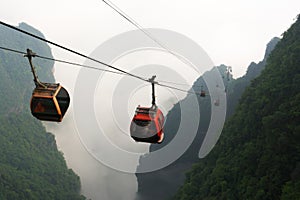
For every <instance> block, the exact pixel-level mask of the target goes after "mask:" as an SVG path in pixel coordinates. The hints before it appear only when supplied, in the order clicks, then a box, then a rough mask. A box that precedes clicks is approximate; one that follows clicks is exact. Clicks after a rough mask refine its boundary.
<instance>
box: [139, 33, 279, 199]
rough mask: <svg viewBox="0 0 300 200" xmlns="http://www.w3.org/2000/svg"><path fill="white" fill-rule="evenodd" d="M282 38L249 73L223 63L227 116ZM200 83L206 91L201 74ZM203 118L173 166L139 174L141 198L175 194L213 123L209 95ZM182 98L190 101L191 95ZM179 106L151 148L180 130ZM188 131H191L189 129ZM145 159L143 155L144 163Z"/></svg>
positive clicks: (202, 105) (202, 101)
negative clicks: (233, 72)
mask: <svg viewBox="0 0 300 200" xmlns="http://www.w3.org/2000/svg"><path fill="white" fill-rule="evenodd" d="M278 41H279V38H273V39H272V40H271V41H270V42H269V43H268V44H267V48H266V51H265V55H264V58H263V60H262V61H260V62H259V63H257V64H256V63H254V62H252V63H251V64H250V65H249V67H248V70H247V73H246V74H245V75H244V76H243V77H240V78H238V79H233V78H232V75H231V74H227V73H226V71H227V69H228V66H226V65H220V66H218V67H217V68H218V69H219V71H220V74H221V75H222V76H223V81H224V84H225V86H226V90H227V113H226V114H227V118H228V117H230V116H231V115H232V114H233V113H234V110H235V109H236V106H237V105H238V102H239V99H240V98H241V95H242V93H243V92H244V90H245V88H246V87H247V86H248V85H249V84H250V82H251V80H252V79H254V78H255V77H257V76H258V75H259V74H260V72H261V71H262V70H263V69H264V67H265V63H266V59H267V57H268V56H269V54H270V53H271V51H272V50H273V49H274V47H275V46H276V44H277V42H278ZM200 86H203V89H204V90H206V91H207V88H206V85H205V82H204V80H203V78H202V77H200V78H199V79H198V80H196V81H195V83H194V85H193V89H194V90H195V91H199V89H200ZM198 100H199V105H200V114H201V116H202V117H201V122H200V123H199V127H200V128H199V130H198V132H197V135H196V138H195V140H194V142H193V143H192V145H191V146H190V147H189V148H188V150H187V151H186V152H185V153H184V154H183V155H182V156H181V158H179V159H178V160H177V161H175V162H174V163H173V164H171V165H170V166H168V167H166V168H164V169H161V170H158V171H155V172H151V173H144V174H137V175H136V176H137V179H138V197H137V199H138V200H148V199H149V200H150V199H153V198H155V199H158V200H159V199H162V200H163V199H167V198H170V197H172V196H173V195H174V194H175V193H176V191H177V190H178V189H179V187H180V185H182V184H183V182H184V179H185V172H186V171H187V170H189V169H190V168H191V167H192V164H194V163H195V162H197V161H198V160H199V158H198V151H199V148H200V146H201V144H202V141H203V138H204V134H205V133H206V131H207V128H208V125H209V123H210V115H211V111H210V110H211V102H210V98H209V96H206V97H205V98H202V97H201V98H199V99H198ZM183 101H188V97H187V98H186V99H184V100H183ZM180 115H181V113H180V106H179V104H176V105H175V106H174V107H173V108H172V109H171V111H170V112H169V113H168V115H167V121H166V124H165V127H164V128H165V130H164V131H165V141H164V142H163V143H162V144H160V145H151V147H150V151H151V152H153V151H156V150H157V149H159V148H162V147H164V146H165V145H167V144H168V142H169V141H171V140H172V138H173V137H174V134H173V133H176V132H177V129H178V124H180ZM187 134H188V133H187ZM142 163H143V160H142V158H141V164H142Z"/></svg>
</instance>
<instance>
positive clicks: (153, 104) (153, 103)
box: [148, 75, 158, 107]
mask: <svg viewBox="0 0 300 200" xmlns="http://www.w3.org/2000/svg"><path fill="white" fill-rule="evenodd" d="M155 78H156V76H155V75H154V76H152V77H151V78H150V79H149V80H148V81H149V82H150V83H151V85H152V106H153V107H155V106H156V104H155V86H154V85H155V84H157V83H158V82H156V81H154V79H155Z"/></svg>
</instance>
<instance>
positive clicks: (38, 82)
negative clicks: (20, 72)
mask: <svg viewBox="0 0 300 200" xmlns="http://www.w3.org/2000/svg"><path fill="white" fill-rule="evenodd" d="M35 56H36V54H35V53H33V52H32V51H31V50H30V49H27V54H26V55H24V57H27V58H28V61H29V64H30V67H31V72H32V74H33V81H34V84H35V86H36V87H43V88H47V86H46V85H44V84H43V83H42V82H40V80H39V79H38V76H37V75H36V71H35V68H34V66H33V64H32V57H35Z"/></svg>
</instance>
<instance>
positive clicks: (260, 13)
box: [0, 0, 300, 76]
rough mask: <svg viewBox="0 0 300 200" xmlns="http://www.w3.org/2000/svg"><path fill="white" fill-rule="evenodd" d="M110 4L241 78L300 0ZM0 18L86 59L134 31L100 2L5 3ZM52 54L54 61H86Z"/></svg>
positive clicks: (288, 22)
mask: <svg viewBox="0 0 300 200" xmlns="http://www.w3.org/2000/svg"><path fill="white" fill-rule="evenodd" d="M112 2H114V3H115V4H116V5H118V6H119V7H120V8H122V10H123V11H125V12H126V13H127V14H128V15H129V16H131V17H132V18H133V19H135V20H136V21H137V22H138V23H139V24H140V25H142V26H143V27H144V28H163V29H170V30H173V31H176V32H179V33H182V34H184V35H186V36H188V37H190V38H191V39H192V40H194V41H196V42H197V43H198V44H199V45H200V46H202V48H203V49H204V50H205V51H206V52H207V53H208V55H209V56H210V57H211V59H212V60H213V62H214V63H215V64H216V65H219V64H227V65H231V66H232V67H233V72H234V74H235V76H241V75H243V74H244V73H245V70H246V67H247V66H248V65H249V63H250V62H251V61H255V62H258V61H260V60H261V59H262V58H263V55H264V50H265V45H266V44H267V43H268V42H269V40H270V39H271V38H272V37H274V36H280V35H281V34H282V33H283V32H284V31H285V30H287V29H288V28H289V26H290V25H291V24H292V23H293V22H294V19H295V18H296V16H297V14H299V13H300V1H299V0H285V1H283V0H272V1H271V0H252V1H237V0H223V1H220V0H219V1H216V0H210V1H208V0H188V1H182V0H181V1H180V0H172V1H171V0H151V1H149V0H148V1H145V0H128V1H124V0H122V1H121V0H113V1H112ZM0 18H1V20H2V21H4V22H7V23H10V24H13V25H17V24H18V23H19V22H26V23H28V24H30V25H32V26H34V27H35V28H37V29H39V30H40V31H42V32H43V33H44V34H45V36H46V37H47V38H48V39H49V40H52V41H55V42H58V43H60V44H63V45H65V46H67V47H70V48H73V49H75V50H78V51H80V52H82V53H84V54H87V55H88V54H89V53H91V52H92V51H93V50H94V49H95V48H96V47H97V46H98V45H100V44H101V43H102V42H104V41H106V40H107V39H110V38H111V37H112V36H114V35H117V34H120V33H122V32H124V31H128V30H133V29H135V27H134V26H133V25H131V24H129V23H128V22H127V21H126V20H124V19H123V18H121V17H120V16H119V15H118V14H117V13H116V12H114V11H112V10H111V8H109V7H108V6H107V5H105V4H104V3H103V2H102V1H101V0H88V1H78V0H63V1H62V0H51V1H38V0H27V1H20V0H9V1H5V2H2V3H1V7H0ZM158 39H159V38H158ZM162 42H163V41H162ZM52 49H53V52H54V56H55V57H56V58H60V59H72V60H74V61H77V62H83V61H84V60H83V59H80V58H77V57H75V56H72V57H71V56H70V55H69V54H67V53H65V52H63V51H61V50H58V49H57V48H55V47H52Z"/></svg>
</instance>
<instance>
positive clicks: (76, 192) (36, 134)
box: [0, 23, 85, 200]
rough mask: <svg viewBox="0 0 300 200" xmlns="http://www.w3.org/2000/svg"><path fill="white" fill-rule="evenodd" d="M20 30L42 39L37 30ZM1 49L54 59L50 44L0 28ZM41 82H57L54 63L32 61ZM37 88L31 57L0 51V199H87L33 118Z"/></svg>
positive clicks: (49, 136)
mask: <svg viewBox="0 0 300 200" xmlns="http://www.w3.org/2000/svg"><path fill="white" fill-rule="evenodd" d="M19 28H20V29H23V30H26V31H28V32H31V33H33V34H35V35H38V36H41V37H44V36H43V34H42V33H41V32H39V31H38V30H36V29H34V28H33V27H31V26H29V25H27V24H25V23H21V24H19ZM0 38H1V39H0V46H1V47H6V48H11V49H16V50H19V51H24V52H25V51H26V49H27V48H30V49H32V50H33V51H34V52H36V53H38V54H39V55H43V56H47V57H52V54H51V50H50V48H49V46H48V45H47V44H45V43H42V42H39V41H37V40H35V39H33V38H30V37H28V36H25V35H23V34H21V33H18V32H15V31H13V30H10V29H8V28H5V27H3V26H0ZM33 62H34V64H35V66H36V70H37V73H38V75H39V78H40V80H41V81H44V82H54V77H53V74H52V68H53V64H54V63H53V62H52V61H46V60H41V59H38V58H34V60H33ZM33 88H34V83H33V76H32V74H31V69H30V66H29V63H28V60H27V58H24V57H23V56H22V55H20V54H16V53H12V52H9V51H5V50H0V96H1V99H0V199H13V200H18V199H20V200H21V199H22V200H26V199H30V200H33V199H45V200H46V199H49V200H53V199H60V200H63V199H66V200H69V199H72V200H73V199H74V200H79V199H85V198H84V197H83V196H81V195H80V180H79V177H78V176H77V175H76V174H75V173H74V172H73V171H72V170H71V169H68V168H67V166H66V162H65V160H64V158H63V155H62V153H61V152H59V151H58V150H57V146H56V141H55V138H54V136H53V135H52V134H51V133H47V132H46V130H45V128H44V126H43V125H42V123H41V122H40V121H38V120H36V119H35V118H34V117H33V116H31V113H30V108H29V102H30V97H31V94H32V91H33Z"/></svg>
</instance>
